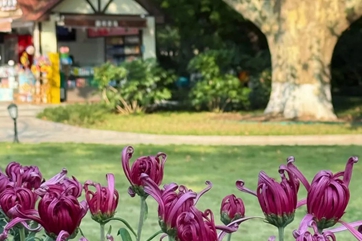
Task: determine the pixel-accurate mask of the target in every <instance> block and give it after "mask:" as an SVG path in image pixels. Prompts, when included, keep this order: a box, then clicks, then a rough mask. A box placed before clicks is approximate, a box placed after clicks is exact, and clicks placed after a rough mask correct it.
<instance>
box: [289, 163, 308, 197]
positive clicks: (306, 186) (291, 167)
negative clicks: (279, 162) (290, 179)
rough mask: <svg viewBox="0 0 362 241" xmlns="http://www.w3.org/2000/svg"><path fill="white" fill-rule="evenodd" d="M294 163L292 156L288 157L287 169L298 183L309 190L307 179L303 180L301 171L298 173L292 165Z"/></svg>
mask: <svg viewBox="0 0 362 241" xmlns="http://www.w3.org/2000/svg"><path fill="white" fill-rule="evenodd" d="M294 162H295V158H294V157H293V156H290V157H288V159H287V167H288V168H289V170H290V171H291V172H292V173H293V174H294V175H295V176H296V177H297V178H298V179H299V181H300V182H301V183H302V184H303V185H304V187H305V188H306V189H307V190H309V188H310V184H309V182H308V180H307V178H305V176H304V175H303V173H302V172H301V171H299V169H298V168H297V167H296V166H295V165H294Z"/></svg>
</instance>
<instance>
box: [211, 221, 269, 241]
mask: <svg viewBox="0 0 362 241" xmlns="http://www.w3.org/2000/svg"><path fill="white" fill-rule="evenodd" d="M255 218H260V219H264V218H262V217H257V216H254V217H245V218H240V219H237V220H235V221H233V222H231V223H229V224H228V225H227V226H226V227H229V228H231V229H232V230H234V229H235V228H236V227H238V226H239V225H240V224H241V223H243V222H245V221H248V220H251V219H255ZM225 233H227V232H225V231H221V232H220V233H219V235H218V240H221V237H223V236H225Z"/></svg>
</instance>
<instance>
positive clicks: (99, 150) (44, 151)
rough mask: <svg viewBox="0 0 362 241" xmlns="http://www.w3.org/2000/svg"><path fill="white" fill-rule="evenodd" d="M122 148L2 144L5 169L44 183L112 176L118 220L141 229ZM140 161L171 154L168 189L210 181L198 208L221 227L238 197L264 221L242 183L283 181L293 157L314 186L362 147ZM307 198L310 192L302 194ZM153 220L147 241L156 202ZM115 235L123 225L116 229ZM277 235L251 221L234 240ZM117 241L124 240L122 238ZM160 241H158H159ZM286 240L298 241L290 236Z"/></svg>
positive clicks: (359, 212) (186, 153)
mask: <svg viewBox="0 0 362 241" xmlns="http://www.w3.org/2000/svg"><path fill="white" fill-rule="evenodd" d="M122 148H123V147H122V146H103V145H82V144H34V145H27V144H21V145H14V144H4V143H2V144H1V143H0V158H1V162H0V167H1V168H2V169H3V168H4V167H5V165H6V163H8V162H10V161H18V162H21V163H22V164H24V165H30V164H31V165H38V166H39V167H40V169H41V171H42V172H43V174H44V176H45V178H49V177H51V176H52V175H54V174H56V173H57V172H58V171H59V170H61V168H63V167H66V168H67V169H68V170H69V174H70V175H74V176H76V177H77V178H78V179H79V180H80V181H82V182H84V181H86V180H87V179H92V180H94V181H97V182H98V181H99V182H103V183H104V182H105V174H106V173H107V172H113V173H114V174H115V175H116V182H117V184H116V187H117V189H118V190H119V192H120V203H119V208H118V213H117V216H119V217H123V218H125V219H127V220H129V221H130V223H131V224H132V225H134V226H135V225H136V223H137V218H138V210H139V209H138V205H139V200H138V199H137V198H131V197H129V196H128V194H127V188H128V183H127V181H126V178H125V177H124V175H123V172H122V168H121V163H120V152H121V150H122ZM135 150H136V153H135V157H137V156H139V155H149V154H155V153H157V152H159V151H163V152H165V153H167V154H168V161H167V163H166V173H165V179H164V183H168V182H172V181H173V182H177V183H180V184H185V185H186V186H187V187H189V188H192V189H193V190H195V191H199V190H201V189H203V188H204V182H205V180H210V181H212V182H213V184H214V187H213V188H212V189H211V191H210V192H209V193H207V194H206V195H205V196H203V197H202V199H201V201H200V202H199V204H198V206H199V208H200V209H206V208H211V209H212V210H213V211H214V213H215V217H216V220H217V222H218V223H220V221H218V220H219V214H218V212H219V205H220V201H221V199H222V198H223V197H224V196H225V195H227V194H230V193H235V194H236V195H237V196H240V197H242V198H243V199H244V201H245V203H246V214H247V215H248V216H251V215H261V212H260V208H259V206H258V204H257V202H256V199H255V198H254V197H252V196H249V195H247V194H244V193H240V192H239V191H238V190H237V189H236V188H235V186H234V183H235V181H236V180H237V179H240V178H241V179H243V180H245V182H246V183H247V185H248V186H249V187H250V188H252V189H255V188H256V183H257V176H258V172H259V170H261V169H263V170H264V171H266V172H267V173H268V174H270V175H271V176H273V177H275V178H277V177H278V172H277V169H278V166H279V165H280V164H282V163H285V159H286V158H287V157H288V156H289V155H294V156H295V157H296V160H297V165H298V167H300V169H301V170H302V171H303V172H304V173H305V174H306V176H307V177H308V179H309V180H311V178H312V177H313V175H314V174H315V173H316V172H317V171H318V170H320V169H326V168H328V169H331V170H333V171H340V170H342V169H343V168H344V165H345V163H346V160H347V159H348V157H349V156H351V155H359V154H360V153H361V152H362V151H361V150H362V149H361V147H360V146H350V147H339V146H333V147H283V146H279V147H204V146H202V147H197V146H146V145H143V146H135ZM361 174H362V163H358V164H356V165H355V169H354V176H353V180H352V183H351V190H352V191H351V192H352V195H351V201H350V205H349V207H348V210H347V213H346V214H345V217H344V219H345V220H346V221H354V220H358V219H362V209H361V203H362V196H361V195H360V194H361V192H362V185H360V180H359V178H360V176H361ZM302 195H303V196H304V195H305V192H303V193H302ZM148 203H149V215H148V217H149V218H148V220H147V221H146V227H147V229H146V230H145V231H144V234H145V236H144V238H143V240H146V236H147V237H148V236H150V235H151V233H154V232H156V231H158V225H157V218H156V217H157V216H156V215H157V214H156V213H157V212H156V210H157V206H156V204H155V202H154V201H153V199H152V198H149V199H148ZM304 213H305V209H301V210H299V211H298V215H297V221H296V222H295V223H293V224H292V225H290V226H288V228H287V230H286V232H287V233H289V234H290V233H291V231H292V230H293V229H295V228H297V226H298V223H299V220H300V218H301V217H302V215H303V214H304ZM113 226H114V228H113V230H117V228H119V227H120V226H121V225H119V224H117V223H114V224H113ZM82 228H83V230H84V232H85V234H86V235H87V236H88V238H89V240H91V241H96V240H98V233H97V230H98V229H97V225H96V223H94V222H92V221H91V219H90V217H87V218H86V219H85V220H84V221H83V223H82ZM272 234H276V230H275V228H273V227H272V226H269V225H267V224H264V223H263V222H262V221H248V222H246V223H244V224H243V225H241V227H240V230H239V231H238V232H237V234H235V236H234V240H240V241H241V240H246V241H251V240H267V238H268V236H269V235H272ZM337 238H340V239H339V240H344V241H349V240H351V241H352V240H355V239H354V238H353V237H352V236H351V235H350V234H349V233H347V232H346V233H343V234H341V235H338V237H337ZM116 240H120V239H119V238H117V239H116ZM157 240H158V239H157ZM286 240H290V241H291V240H293V239H292V238H291V236H290V237H289V238H287V239H286Z"/></svg>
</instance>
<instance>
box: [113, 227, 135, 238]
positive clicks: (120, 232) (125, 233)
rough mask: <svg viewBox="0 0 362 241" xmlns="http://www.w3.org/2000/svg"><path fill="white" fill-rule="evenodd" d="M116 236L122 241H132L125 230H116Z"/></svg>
mask: <svg viewBox="0 0 362 241" xmlns="http://www.w3.org/2000/svg"><path fill="white" fill-rule="evenodd" d="M117 235H120V236H121V238H122V241H132V238H131V235H130V234H129V232H128V230H127V229H125V228H120V229H119V230H118V233H117Z"/></svg>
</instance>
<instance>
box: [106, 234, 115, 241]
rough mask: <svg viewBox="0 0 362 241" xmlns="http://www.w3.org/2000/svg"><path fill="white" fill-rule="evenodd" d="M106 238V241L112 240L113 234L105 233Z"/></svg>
mask: <svg viewBox="0 0 362 241" xmlns="http://www.w3.org/2000/svg"><path fill="white" fill-rule="evenodd" d="M106 238H107V240H108V241H114V238H113V236H112V235H110V234H107V235H106Z"/></svg>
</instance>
